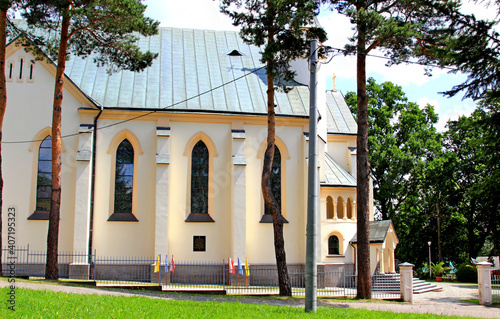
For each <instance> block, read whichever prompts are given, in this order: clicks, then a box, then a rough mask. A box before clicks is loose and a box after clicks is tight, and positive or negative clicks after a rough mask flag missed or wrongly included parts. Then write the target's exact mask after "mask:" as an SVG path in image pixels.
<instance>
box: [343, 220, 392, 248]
mask: <svg viewBox="0 0 500 319" xmlns="http://www.w3.org/2000/svg"><path fill="white" fill-rule="evenodd" d="M391 225H392V221H391V220H375V221H371V222H370V243H383V242H384V241H385V238H386V237H387V233H388V232H389V228H390V227H391ZM392 228H394V226H392ZM396 238H397V237H396ZM357 241H358V234H357V233H356V235H354V237H353V238H352V239H351V241H350V243H351V244H355V243H357Z"/></svg>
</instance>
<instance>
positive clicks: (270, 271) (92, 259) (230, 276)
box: [2, 246, 400, 299]
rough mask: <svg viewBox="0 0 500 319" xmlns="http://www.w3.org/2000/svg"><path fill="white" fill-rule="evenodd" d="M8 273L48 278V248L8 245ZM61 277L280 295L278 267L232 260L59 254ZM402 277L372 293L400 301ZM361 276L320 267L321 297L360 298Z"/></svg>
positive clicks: (293, 269) (296, 276)
mask: <svg viewBox="0 0 500 319" xmlns="http://www.w3.org/2000/svg"><path fill="white" fill-rule="evenodd" d="M2 253H3V259H2V261H3V265H2V270H3V272H4V275H6V274H8V272H9V259H8V258H14V257H15V260H16V262H17V264H16V268H15V275H16V276H18V277H19V276H28V277H40V278H43V277H44V276H45V263H46V253H45V252H34V251H30V249H29V246H28V247H25V248H16V249H15V250H13V251H12V250H9V249H3V250H2ZM58 261H59V278H66V279H80V280H89V281H92V282H95V283H96V285H99V286H161V288H162V290H166V291H191V292H200V291H208V292H214V293H219V292H220V293H226V294H232V295H239V294H241V295H276V294H278V293H279V284H278V270H277V267H276V265H259V264H252V265H250V266H249V268H248V269H246V268H245V267H244V266H243V265H241V266H240V267H238V265H235V267H234V270H233V269H230V267H229V264H228V262H227V260H222V261H220V262H183V261H178V262H175V267H174V266H173V264H172V263H171V262H167V261H165V262H166V265H165V264H164V263H163V262H162V263H161V264H160V265H159V269H156V270H158V271H155V263H156V262H157V259H156V258H155V257H103V256H96V253H95V252H94V254H93V255H87V254H79V253H59V259H58ZM288 272H289V278H290V282H291V286H292V294H293V295H294V296H302V295H305V265H303V264H290V265H288ZM399 285H400V283H399V275H392V276H387V275H375V276H373V277H372V287H373V289H372V297H373V298H377V299H399V298H400V288H399ZM356 287H357V276H356V274H354V267H353V265H343V266H342V265H318V271H317V295H318V296H323V297H355V296H356V292H357V291H356Z"/></svg>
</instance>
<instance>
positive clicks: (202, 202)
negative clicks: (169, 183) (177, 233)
mask: <svg viewBox="0 0 500 319" xmlns="http://www.w3.org/2000/svg"><path fill="white" fill-rule="evenodd" d="M190 180H191V183H190V199H189V202H190V204H189V206H190V210H189V215H188V216H187V218H186V220H185V222H206V223H210V222H214V220H213V218H212V216H210V211H209V209H210V207H209V192H210V151H209V149H208V147H207V145H206V144H205V142H203V141H202V140H201V139H200V140H198V141H197V142H196V144H195V145H194V146H193V149H192V151H191V171H190Z"/></svg>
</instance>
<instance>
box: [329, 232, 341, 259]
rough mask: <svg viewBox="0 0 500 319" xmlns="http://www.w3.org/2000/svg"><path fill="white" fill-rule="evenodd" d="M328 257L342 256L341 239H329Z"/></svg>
mask: <svg viewBox="0 0 500 319" xmlns="http://www.w3.org/2000/svg"><path fill="white" fill-rule="evenodd" d="M328 255H340V249H339V238H338V237H337V236H335V235H332V236H330V237H329V238H328Z"/></svg>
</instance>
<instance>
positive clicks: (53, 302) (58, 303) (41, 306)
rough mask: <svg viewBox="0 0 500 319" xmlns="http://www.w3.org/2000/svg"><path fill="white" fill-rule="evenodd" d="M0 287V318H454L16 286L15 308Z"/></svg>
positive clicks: (4, 289)
mask: <svg viewBox="0 0 500 319" xmlns="http://www.w3.org/2000/svg"><path fill="white" fill-rule="evenodd" d="M0 290H1V294H2V296H3V297H2V302H1V303H0V304H1V305H0V318H175V319H177V318H217V319H218V318H259V319H262V318H329V319H331V318H343V319H346V318H453V317H447V316H438V315H429V314H408V313H401V314H398V313H390V312H376V311H368V310H362V309H343V308H318V311H317V313H316V314H311V313H309V314H306V313H305V312H304V309H303V308H295V307H281V306H270V305H267V304H259V305H253V304H244V303H238V302H217V301H210V302H196V301H171V300H162V299H151V298H146V297H135V296H134V297H122V296H102V295H101V296H98V295H80V294H68V293H60V292H52V291H40V290H29V289H16V295H15V296H16V298H15V300H16V310H15V311H12V310H9V309H8V306H9V304H8V303H7V301H6V300H7V296H8V295H7V293H8V292H9V290H8V288H3V289H0ZM263 301H264V300H263ZM264 302H265V301H264Z"/></svg>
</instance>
